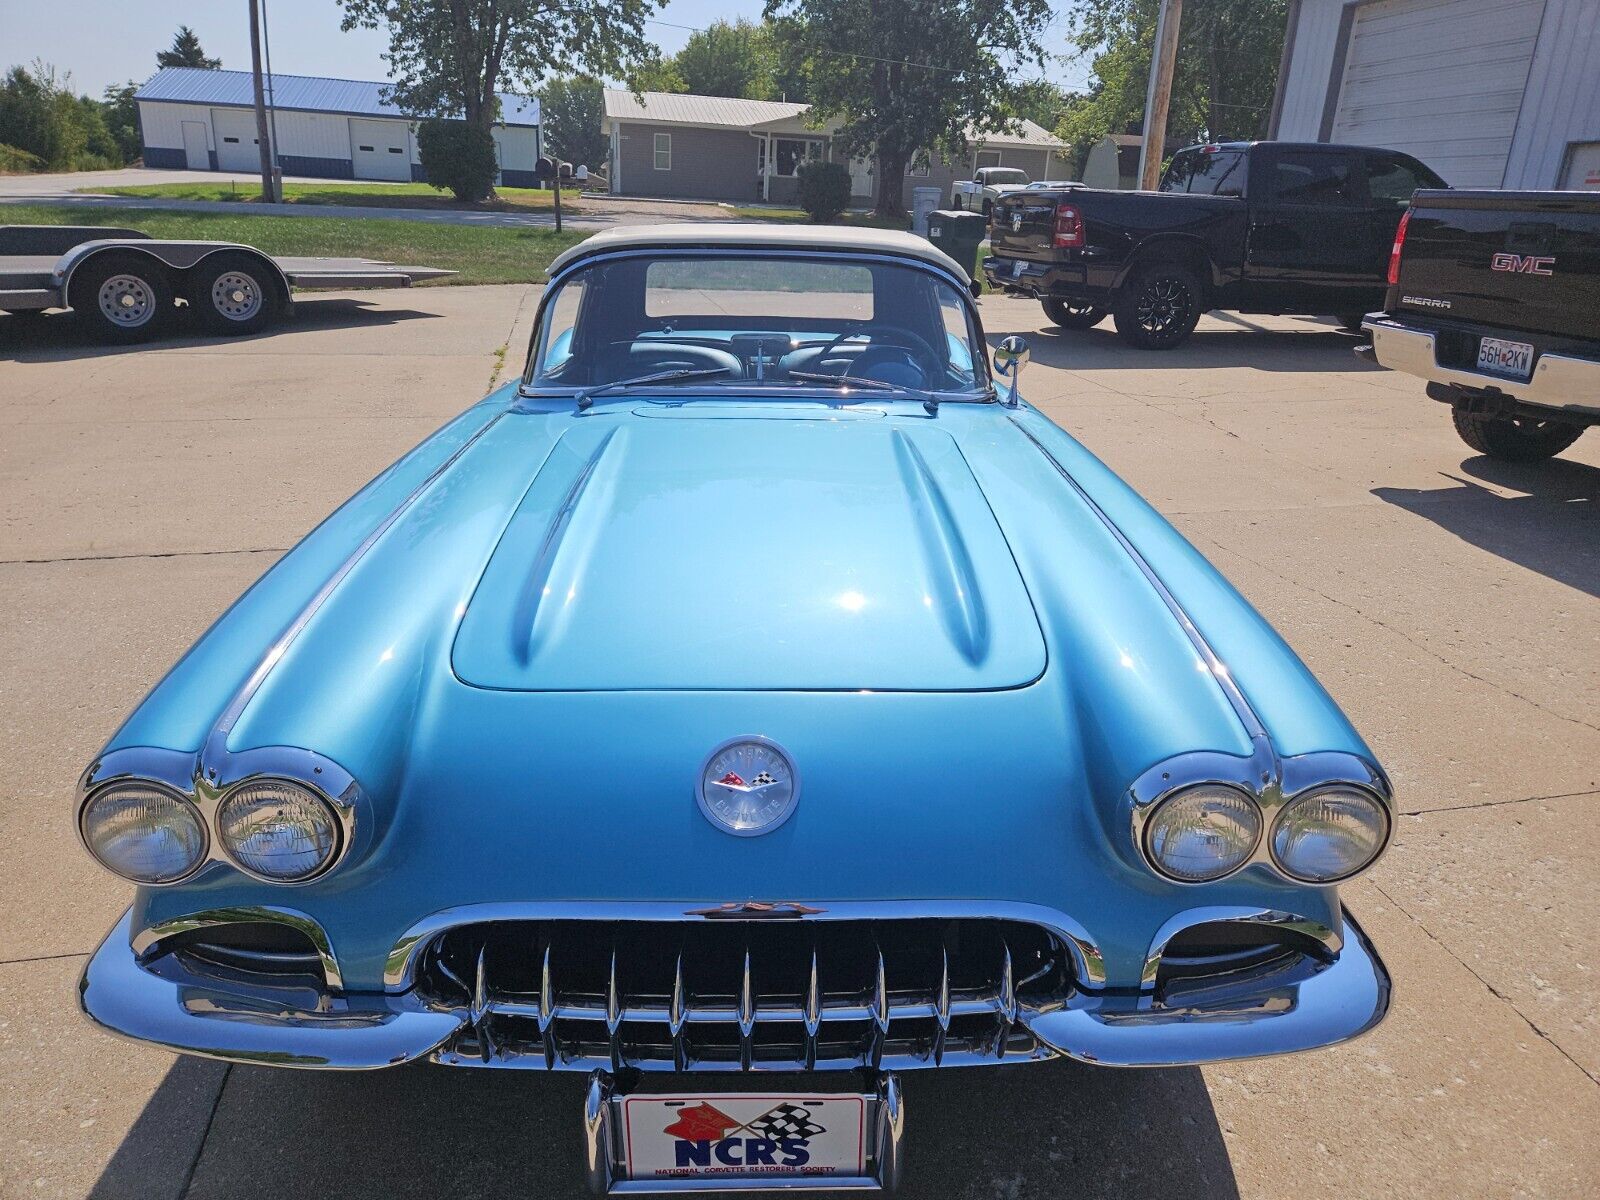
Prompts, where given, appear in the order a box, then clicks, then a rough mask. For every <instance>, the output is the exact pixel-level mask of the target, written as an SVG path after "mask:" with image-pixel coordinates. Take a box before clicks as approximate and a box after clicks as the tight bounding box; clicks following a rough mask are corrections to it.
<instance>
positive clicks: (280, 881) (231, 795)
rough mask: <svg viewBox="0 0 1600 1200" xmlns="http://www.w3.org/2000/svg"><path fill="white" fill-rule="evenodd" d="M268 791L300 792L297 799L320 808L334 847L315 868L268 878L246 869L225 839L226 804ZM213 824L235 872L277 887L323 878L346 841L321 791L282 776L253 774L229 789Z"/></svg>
mask: <svg viewBox="0 0 1600 1200" xmlns="http://www.w3.org/2000/svg"><path fill="white" fill-rule="evenodd" d="M270 788H282V789H285V790H287V791H289V792H291V793H296V792H297V793H300V796H298V797H297V799H301V800H303V801H305V802H308V803H309V804H311V805H312V806H313V807H314V808H317V809H320V810H321V812H322V815H323V816H325V817H326V819H327V824H328V827H329V829H330V830H331V832H332V836H333V845H332V847H331V848H330V849H329V851H328V853H327V855H326V856H325V857H324V858H323V859H322V860H321V861H320V862H319V863H318V864H317V865H316V866H315V867H313V868H312V869H311V870H309V871H306V872H304V873H303V874H300V875H271V874H268V873H266V872H264V871H259V870H257V869H255V868H254V867H250V866H247V865H246V863H245V861H244V857H243V856H242V855H241V852H240V850H239V849H238V848H237V847H236V846H235V844H234V843H233V842H231V841H230V840H229V839H228V836H227V832H226V826H225V825H224V820H225V817H226V811H227V809H228V807H229V805H232V804H236V803H239V802H241V801H242V800H244V798H245V797H246V796H247V795H248V794H249V793H250V792H252V791H255V790H259V789H270ZM212 822H213V825H214V826H215V830H214V834H215V837H216V843H217V846H218V848H219V849H220V850H221V851H222V853H223V855H224V856H226V858H227V861H228V863H229V865H231V866H232V867H233V868H234V869H235V870H237V871H240V872H243V873H244V874H246V875H248V876H250V878H251V879H256V880H259V881H260V882H262V883H271V884H277V885H279V886H287V887H293V886H295V885H296V884H302V883H310V882H312V881H313V880H315V879H319V878H321V877H322V876H323V875H326V874H327V873H328V872H329V871H331V870H333V868H334V867H335V866H336V865H338V863H339V860H340V859H341V858H343V857H344V851H345V846H346V844H347V842H348V840H349V839H348V835H347V830H346V827H345V822H344V821H342V820H341V819H340V812H339V809H338V808H337V807H336V806H335V805H334V804H333V802H332V801H331V800H329V799H328V797H327V796H326V795H325V794H324V793H323V792H322V789H321V788H318V787H315V786H314V785H312V784H308V783H306V782H305V781H304V780H300V779H291V778H288V777H286V776H282V775H252V776H250V777H248V778H246V779H241V780H239V781H238V782H236V783H234V784H232V785H231V786H229V787H228V788H227V790H226V791H224V792H223V793H222V794H221V795H220V796H219V797H218V798H217V803H216V807H215V809H214V810H213V812H212Z"/></svg>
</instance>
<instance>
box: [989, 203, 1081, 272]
mask: <svg viewBox="0 0 1600 1200" xmlns="http://www.w3.org/2000/svg"><path fill="white" fill-rule="evenodd" d="M1064 195H1065V193H1063V192H1047V191H1034V192H1026V191H1023V192H1013V193H1012V194H1011V195H1009V196H1002V197H1001V198H1000V199H999V201H997V202H996V204H995V206H994V209H993V211H992V212H991V213H990V217H989V248H990V249H991V250H992V251H993V252H994V253H995V254H1001V255H1004V256H1005V257H1007V258H1028V259H1034V260H1036V261H1038V260H1044V259H1049V258H1051V257H1053V256H1054V253H1055V250H1054V246H1053V245H1052V238H1053V237H1054V236H1055V228H1056V202H1057V201H1058V200H1060V199H1061V198H1062V197H1063V196H1064Z"/></svg>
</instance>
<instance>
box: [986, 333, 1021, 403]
mask: <svg viewBox="0 0 1600 1200" xmlns="http://www.w3.org/2000/svg"><path fill="white" fill-rule="evenodd" d="M1028 357H1029V352H1028V343H1027V340H1026V339H1025V338H1021V337H1018V336H1017V335H1016V334H1014V333H1013V334H1012V335H1011V336H1010V337H1008V338H1003V339H1001V342H1000V345H999V346H997V347H996V348H995V352H994V373H995V374H996V375H998V376H1000V378H1002V379H1006V380H1009V381H1010V383H1011V394H1010V396H1009V397H1008V399H1007V401H1006V403H1008V404H1010V405H1011V406H1012V407H1013V408H1015V407H1016V406H1017V405H1018V404H1020V403H1022V394H1021V393H1020V392H1019V391H1017V384H1018V382H1019V381H1020V380H1021V378H1022V368H1023V367H1024V366H1026V365H1027V362H1028Z"/></svg>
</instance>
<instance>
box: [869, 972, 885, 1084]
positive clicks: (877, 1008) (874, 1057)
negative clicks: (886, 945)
mask: <svg viewBox="0 0 1600 1200" xmlns="http://www.w3.org/2000/svg"><path fill="white" fill-rule="evenodd" d="M888 1040H889V981H888V975H887V973H886V972H885V971H884V968H883V947H881V946H880V947H878V969H877V971H876V972H875V973H874V974H873V977H872V1039H871V1045H870V1046H869V1047H868V1049H867V1061H868V1063H869V1064H870V1065H871V1066H872V1067H873V1068H874V1069H876V1068H877V1067H878V1066H879V1065H880V1064H881V1063H882V1062H883V1046H884V1043H885V1042H886V1041H888Z"/></svg>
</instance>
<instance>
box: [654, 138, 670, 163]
mask: <svg viewBox="0 0 1600 1200" xmlns="http://www.w3.org/2000/svg"><path fill="white" fill-rule="evenodd" d="M655 166H656V170H658V171H670V170H672V135H671V134H670V133H658V134H656V163H655Z"/></svg>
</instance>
